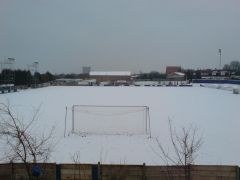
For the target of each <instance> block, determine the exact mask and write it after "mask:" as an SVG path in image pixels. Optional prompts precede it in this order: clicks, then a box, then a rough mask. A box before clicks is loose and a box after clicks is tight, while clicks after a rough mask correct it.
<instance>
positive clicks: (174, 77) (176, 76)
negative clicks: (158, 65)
mask: <svg viewBox="0 0 240 180" xmlns="http://www.w3.org/2000/svg"><path fill="white" fill-rule="evenodd" d="M185 79H186V78H185V73H181V72H173V73H170V74H168V75H167V80H169V81H184V80H185Z"/></svg>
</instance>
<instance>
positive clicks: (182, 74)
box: [174, 72, 185, 76]
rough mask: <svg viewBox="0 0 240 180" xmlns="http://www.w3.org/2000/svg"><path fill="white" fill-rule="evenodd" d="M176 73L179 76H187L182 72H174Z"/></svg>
mask: <svg viewBox="0 0 240 180" xmlns="http://www.w3.org/2000/svg"><path fill="white" fill-rule="evenodd" d="M174 74H176V75H178V76H185V74H184V73H182V72H174Z"/></svg>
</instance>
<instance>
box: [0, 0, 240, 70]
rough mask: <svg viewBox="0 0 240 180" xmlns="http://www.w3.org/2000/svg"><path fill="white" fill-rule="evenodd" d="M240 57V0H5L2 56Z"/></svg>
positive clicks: (63, 60) (90, 62) (73, 61)
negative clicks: (220, 53) (219, 50)
mask: <svg viewBox="0 0 240 180" xmlns="http://www.w3.org/2000/svg"><path fill="white" fill-rule="evenodd" d="M219 48H221V49H222V65H224V64H226V63H229V62H230V61H233V60H240V1H239V0H181V1H180V0H0V61H4V59H7V58H9V57H12V58H15V60H16V61H15V65H14V67H15V68H21V69H27V68H28V66H29V65H31V64H33V62H36V61H37V62H39V71H40V72H46V71H50V72H52V73H81V72H82V67H83V66H91V69H92V70H94V71H131V72H135V73H137V72H140V71H141V72H150V71H159V72H165V68H166V66H168V65H180V66H182V67H183V68H193V69H203V68H217V67H219V54H218V49H219Z"/></svg>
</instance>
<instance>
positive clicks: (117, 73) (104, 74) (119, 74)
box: [90, 71, 131, 76]
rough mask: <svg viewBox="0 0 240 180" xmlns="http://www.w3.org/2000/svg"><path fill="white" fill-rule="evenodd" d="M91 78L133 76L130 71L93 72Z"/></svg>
mask: <svg viewBox="0 0 240 180" xmlns="http://www.w3.org/2000/svg"><path fill="white" fill-rule="evenodd" d="M90 76H131V72H129V71H106V72H105V71H91V72H90Z"/></svg>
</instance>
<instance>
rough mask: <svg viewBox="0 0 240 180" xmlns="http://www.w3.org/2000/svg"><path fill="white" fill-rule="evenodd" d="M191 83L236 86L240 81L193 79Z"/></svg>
mask: <svg viewBox="0 0 240 180" xmlns="http://www.w3.org/2000/svg"><path fill="white" fill-rule="evenodd" d="M193 83H212V84H238V85H240V80H226V79H225V80H224V79H193Z"/></svg>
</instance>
